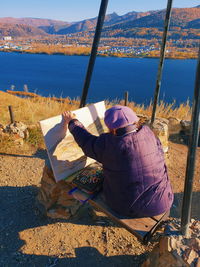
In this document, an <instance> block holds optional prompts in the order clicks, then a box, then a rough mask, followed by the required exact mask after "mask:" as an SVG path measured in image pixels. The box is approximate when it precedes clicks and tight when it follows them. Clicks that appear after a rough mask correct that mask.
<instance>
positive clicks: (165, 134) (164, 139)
mask: <svg viewBox="0 0 200 267" xmlns="http://www.w3.org/2000/svg"><path fill="white" fill-rule="evenodd" d="M168 123H169V122H168V120H167V119H163V118H156V119H155V121H154V123H153V125H150V127H151V129H152V131H153V132H154V134H155V135H156V136H157V137H158V138H159V139H160V142H161V144H162V147H163V151H164V153H167V152H168V138H169V131H168Z"/></svg>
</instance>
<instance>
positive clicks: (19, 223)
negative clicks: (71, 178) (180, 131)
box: [0, 142, 200, 267]
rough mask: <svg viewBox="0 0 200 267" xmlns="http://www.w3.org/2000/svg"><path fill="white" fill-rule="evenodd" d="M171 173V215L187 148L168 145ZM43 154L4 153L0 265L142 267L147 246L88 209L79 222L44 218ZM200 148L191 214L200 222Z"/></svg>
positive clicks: (178, 195) (1, 161)
mask: <svg viewBox="0 0 200 267" xmlns="http://www.w3.org/2000/svg"><path fill="white" fill-rule="evenodd" d="M169 155H170V163H169V174H170V178H171V181H172V185H173V189H174V192H175V202H174V206H173V208H172V212H171V214H172V216H175V217H177V216H179V215H180V207H181V199H182V192H183V186H184V176H185V163H186V156H187V147H186V146H184V145H182V144H174V143H172V142H170V150H169ZM46 158H47V155H46V152H45V151H39V152H37V153H35V154H34V155H31V154H30V155H20V154H15V155H12V154H0V196H1V197H0V206H1V216H0V266H2V267H4V266H31V267H32V266H41V267H43V266H45V267H53V266H81V267H82V266H89V267H90V266H94V265H95V266H109V267H111V266H115V267H116V266H123V267H124V266H125V267H126V266H127V267H128V266H141V263H142V262H143V261H144V259H145V258H146V257H147V254H148V252H149V251H151V250H152V248H153V246H154V245H155V242H154V243H153V244H150V245H149V246H148V247H145V246H143V245H142V244H141V243H140V242H138V241H137V239H136V238H135V237H134V236H133V235H131V234H130V233H129V232H127V231H126V230H125V229H123V228H119V227H117V226H116V225H114V224H113V222H111V221H109V220H104V221H94V219H93V218H92V216H90V214H89V212H88V211H89V208H88V207H87V206H86V207H85V209H83V212H82V214H80V216H79V218H75V219H73V220H71V221H70V220H68V221H66V220H65V221H62V220H59V221H58V220H52V219H49V218H46V217H44V216H42V214H40V212H39V211H38V210H37V207H36V205H35V198H36V195H37V193H38V188H39V186H40V180H41V177H42V172H43V167H44V165H45V159H46ZM199 167H200V149H199V148H198V154H197V166H196V173H195V181H194V190H195V192H194V203H193V209H192V214H193V217H194V218H196V219H200V218H199V217H200V213H199V207H198V205H196V203H197V204H198V203H199V201H200V168H199Z"/></svg>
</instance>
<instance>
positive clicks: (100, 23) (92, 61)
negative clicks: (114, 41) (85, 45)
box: [80, 0, 109, 108]
mask: <svg viewBox="0 0 200 267" xmlns="http://www.w3.org/2000/svg"><path fill="white" fill-rule="evenodd" d="M108 1H109V0H102V1H101V6H100V10H99V15H98V20H97V26H96V31H95V35H94V40H93V44H92V50H91V55H90V60H89V64H88V69H87V73H86V77H85V82H84V86H83V91H82V96H81V103H80V108H82V107H84V106H85V104H86V98H87V94H88V89H89V86H90V81H91V78H92V72H93V68H94V64H95V60H96V55H97V50H98V45H99V40H100V37H101V30H102V27H103V23H104V19H105V15H106V10H107V6H108Z"/></svg>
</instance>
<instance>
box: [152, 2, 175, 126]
mask: <svg viewBox="0 0 200 267" xmlns="http://www.w3.org/2000/svg"><path fill="white" fill-rule="evenodd" d="M172 2H173V0H168V3H167V10H166V16H165V24H164V32H163V37H162V44H161V50H160V62H159V66H158V73H157V81H156V87H155V92H154V103H153V111H152V116H151V124H153V123H154V120H155V115H156V107H157V104H158V98H159V94H160V86H161V79H162V71H163V64H164V59H165V50H166V41H167V33H168V30H169V23H170V17H171V10H172Z"/></svg>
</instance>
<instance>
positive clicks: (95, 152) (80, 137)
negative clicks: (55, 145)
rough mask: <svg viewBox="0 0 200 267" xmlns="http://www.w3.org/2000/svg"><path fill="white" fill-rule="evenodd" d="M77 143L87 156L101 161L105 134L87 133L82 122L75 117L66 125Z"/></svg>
mask: <svg viewBox="0 0 200 267" xmlns="http://www.w3.org/2000/svg"><path fill="white" fill-rule="evenodd" d="M68 128H69V131H70V132H71V134H72V135H73V137H74V139H75V141H76V142H77V144H78V145H79V146H80V147H81V149H82V150H83V152H84V154H85V155H86V156H87V157H90V158H93V159H95V160H97V161H98V162H100V163H102V158H103V151H104V147H105V135H104V134H102V135H100V136H95V135H92V134H91V133H89V132H88V131H87V130H86V129H85V127H84V126H83V124H82V123H81V122H80V121H78V120H77V119H74V120H71V121H70V123H69V125H68Z"/></svg>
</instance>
